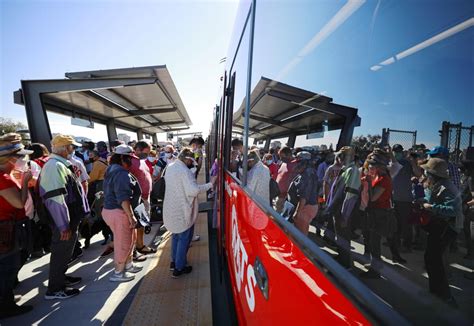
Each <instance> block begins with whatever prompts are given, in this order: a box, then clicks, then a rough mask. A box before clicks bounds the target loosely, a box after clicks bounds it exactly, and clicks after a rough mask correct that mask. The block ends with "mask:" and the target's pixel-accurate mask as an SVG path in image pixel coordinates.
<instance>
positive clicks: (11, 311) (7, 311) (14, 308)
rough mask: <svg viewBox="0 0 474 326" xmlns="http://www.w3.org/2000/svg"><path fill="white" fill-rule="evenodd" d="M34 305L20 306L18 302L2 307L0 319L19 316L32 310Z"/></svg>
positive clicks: (0, 308)
mask: <svg viewBox="0 0 474 326" xmlns="http://www.w3.org/2000/svg"><path fill="white" fill-rule="evenodd" d="M31 310H33V306H18V305H16V304H12V305H8V306H2V307H0V319H3V318H8V317H13V316H18V315H22V314H25V313H27V312H30V311H31Z"/></svg>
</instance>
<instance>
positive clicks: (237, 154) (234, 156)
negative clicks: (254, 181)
mask: <svg viewBox="0 0 474 326" xmlns="http://www.w3.org/2000/svg"><path fill="white" fill-rule="evenodd" d="M231 145H232V151H231V153H230V161H229V170H230V172H232V173H233V174H234V175H235V176H236V177H237V178H238V179H240V176H241V175H242V147H243V143H242V141H241V140H240V139H238V138H235V139H232V143H231Z"/></svg>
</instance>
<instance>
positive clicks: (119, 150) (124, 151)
mask: <svg viewBox="0 0 474 326" xmlns="http://www.w3.org/2000/svg"><path fill="white" fill-rule="evenodd" d="M114 154H119V155H128V156H131V157H133V158H136V159H139V158H138V156H136V155H135V154H134V153H133V148H132V147H130V146H128V145H125V144H122V145H119V146H117V147H115V150H114Z"/></svg>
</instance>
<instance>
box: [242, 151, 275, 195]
mask: <svg viewBox="0 0 474 326" xmlns="http://www.w3.org/2000/svg"><path fill="white" fill-rule="evenodd" d="M247 161H248V174H247V187H248V188H249V189H251V190H252V191H253V192H254V193H255V194H256V195H257V196H259V197H260V198H261V199H262V200H263V201H265V200H266V201H267V202H268V201H269V198H270V170H269V169H268V167H267V166H266V165H264V164H263V163H262V161H260V155H259V153H258V150H253V151H250V152H249V154H248V156H247Z"/></svg>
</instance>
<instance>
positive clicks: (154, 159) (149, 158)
mask: <svg viewBox="0 0 474 326" xmlns="http://www.w3.org/2000/svg"><path fill="white" fill-rule="evenodd" d="M148 161H150V162H151V163H155V161H156V157H153V156H148Z"/></svg>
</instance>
